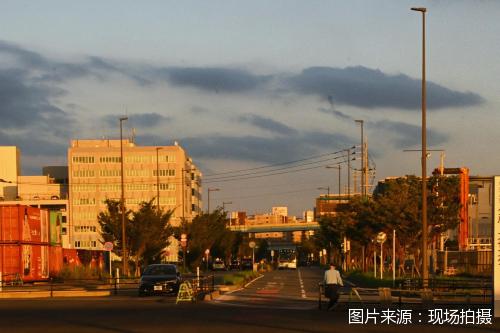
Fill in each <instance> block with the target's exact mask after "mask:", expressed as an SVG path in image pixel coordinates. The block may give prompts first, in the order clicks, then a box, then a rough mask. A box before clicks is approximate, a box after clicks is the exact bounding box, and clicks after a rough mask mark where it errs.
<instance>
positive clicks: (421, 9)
mask: <svg viewBox="0 0 500 333" xmlns="http://www.w3.org/2000/svg"><path fill="white" fill-rule="evenodd" d="M411 10H413V11H416V12H421V13H422V161H421V162H422V256H423V258H422V278H423V282H424V284H423V286H424V288H426V287H427V282H428V279H429V267H428V257H427V128H426V85H425V13H426V12H427V8H425V7H413V8H411Z"/></svg>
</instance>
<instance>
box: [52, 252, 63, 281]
mask: <svg viewBox="0 0 500 333" xmlns="http://www.w3.org/2000/svg"><path fill="white" fill-rule="evenodd" d="M62 266H63V250H62V247H61V246H50V247H49V274H50V276H56V275H57V274H59V272H60V271H61V269H62Z"/></svg>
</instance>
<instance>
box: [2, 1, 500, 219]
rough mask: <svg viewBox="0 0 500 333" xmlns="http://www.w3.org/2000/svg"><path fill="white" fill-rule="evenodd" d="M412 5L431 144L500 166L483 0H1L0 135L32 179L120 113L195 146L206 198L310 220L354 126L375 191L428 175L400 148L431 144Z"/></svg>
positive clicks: (490, 18)
mask: <svg viewBox="0 0 500 333" xmlns="http://www.w3.org/2000/svg"><path fill="white" fill-rule="evenodd" d="M414 6H425V7H427V8H428V13H427V15H426V29H427V36H426V38H427V41H426V48H427V52H426V61H427V92H428V105H427V110H428V113H427V129H428V132H427V133H428V149H436V150H444V151H445V166H449V167H468V168H470V170H471V174H473V175H493V174H500V154H496V149H495V146H496V144H497V142H499V139H500V131H498V130H497V125H498V124H500V114H499V112H498V111H499V109H500V94H499V89H500V88H499V87H498V84H497V79H498V77H500V65H499V64H498V59H500V40H499V37H498V36H499V32H500V21H499V20H498V13H499V10H500V2H498V1H485V0H483V1H481V0H477V1H461V0H456V1H451V0H434V1H419V2H410V1H401V0H397V1H396V0H394V1H371V0H366V1H272V2H269V1H182V2H179V1H152V0H151V1H147V2H142V3H141V2H137V1H105V2H102V1H85V2H83V1H82V2H73V3H71V5H68V2H67V1H43V2H41V1H39V2H33V1H2V10H1V11H0V31H1V32H0V119H1V120H0V124H1V126H0V145H16V146H18V147H19V148H20V149H21V153H22V162H21V163H22V173H23V174H25V175H33V174H40V173H41V167H42V166H45V165H64V164H66V163H67V162H66V154H67V148H68V144H69V141H70V140H71V139H75V138H81V139H82V138H101V137H108V138H117V137H118V136H119V127H118V117H120V116H121V115H127V116H128V117H129V121H128V122H127V123H126V130H125V131H126V133H131V131H132V128H134V129H135V132H136V143H137V144H140V145H169V144H173V142H174V141H178V142H179V144H180V145H181V146H182V147H184V148H185V149H186V151H187V152H188V154H189V155H190V156H191V157H192V158H193V161H194V162H195V163H196V164H197V165H198V166H199V167H200V169H201V170H202V172H203V174H204V176H205V177H204V184H203V186H204V189H205V197H206V190H207V188H209V187H210V188H219V189H220V191H218V192H215V193H212V194H211V201H212V202H211V206H212V207H214V206H217V205H222V203H223V202H232V203H231V204H226V208H227V209H228V210H240V211H242V210H243V211H247V212H248V213H250V214H252V213H265V212H269V211H270V210H271V207H272V206H288V207H289V212H290V213H291V214H295V215H298V216H300V215H301V214H302V211H304V210H307V209H312V208H313V206H314V198H315V197H316V196H318V195H319V194H322V193H325V192H326V191H325V190H318V187H325V188H326V187H330V192H331V193H337V192H338V181H337V179H338V171H337V170H335V169H327V168H326V166H327V165H335V164H338V163H341V164H340V165H341V191H343V192H345V191H346V182H347V180H346V179H347V165H346V163H345V162H346V156H345V155H343V153H341V152H342V150H344V149H347V148H350V147H353V146H355V145H357V147H358V148H356V149H355V150H354V151H357V152H359V144H360V136H361V134H360V126H359V125H358V124H356V123H355V120H356V119H358V120H359V119H362V120H363V121H364V134H365V138H366V141H367V143H368V151H369V156H370V168H371V169H373V171H372V173H373V176H371V177H370V181H371V182H372V183H373V184H376V182H377V181H378V180H380V179H383V178H385V177H388V176H399V175H406V174H417V175H419V174H420V155H419V152H404V151H403V150H411V149H413V150H417V149H420V147H421V146H420V143H421V137H420V128H421V127H420V125H421V104H420V93H421V91H420V87H421V81H420V80H421V60H422V58H421V52H422V44H421V38H422V35H421V33H422V31H421V29H422V19H421V14H420V13H417V12H413V11H411V10H410V8H411V7H414ZM359 156H360V155H359V153H358V154H356V155H353V156H352V157H353V158H354V157H357V160H355V161H352V167H353V168H359V163H360V161H359ZM439 161H440V153H439V152H433V153H432V154H431V156H430V157H429V159H428V165H429V167H428V168H429V170H428V172H430V171H431V170H432V169H434V168H435V167H437V166H438V164H439ZM292 162H294V163H292ZM269 166H272V167H269ZM235 171H238V172H235ZM351 185H352V184H351Z"/></svg>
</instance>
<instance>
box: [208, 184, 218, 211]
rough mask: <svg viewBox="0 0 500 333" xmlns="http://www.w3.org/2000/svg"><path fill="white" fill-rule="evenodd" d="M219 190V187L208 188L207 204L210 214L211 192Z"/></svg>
mask: <svg viewBox="0 0 500 333" xmlns="http://www.w3.org/2000/svg"><path fill="white" fill-rule="evenodd" d="M217 191H220V189H219V188H208V198H207V200H208V204H207V209H208V212H207V213H208V214H210V192H217Z"/></svg>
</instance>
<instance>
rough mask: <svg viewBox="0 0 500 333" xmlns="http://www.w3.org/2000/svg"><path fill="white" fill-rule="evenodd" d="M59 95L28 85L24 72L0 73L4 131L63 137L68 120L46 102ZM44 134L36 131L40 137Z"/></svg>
mask: <svg viewBox="0 0 500 333" xmlns="http://www.w3.org/2000/svg"><path fill="white" fill-rule="evenodd" d="M60 94H61V91H60V90H59V89H56V88H50V87H47V86H44V85H40V84H34V83H32V82H31V81H30V79H29V76H28V74H27V72H26V71H23V70H0V119H1V120H2V125H3V127H4V128H10V129H16V128H17V129H26V128H38V129H43V130H44V131H46V130H48V129H50V130H51V133H52V134H56V135H57V134H58V133H59V134H60V135H65V133H67V130H68V127H69V126H70V125H71V117H69V116H68V115H67V114H66V112H64V111H63V110H61V109H60V108H58V107H56V106H54V105H53V104H52V103H51V102H50V98H51V97H54V96H59V95H60ZM44 131H40V132H41V133H43V132H44Z"/></svg>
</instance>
